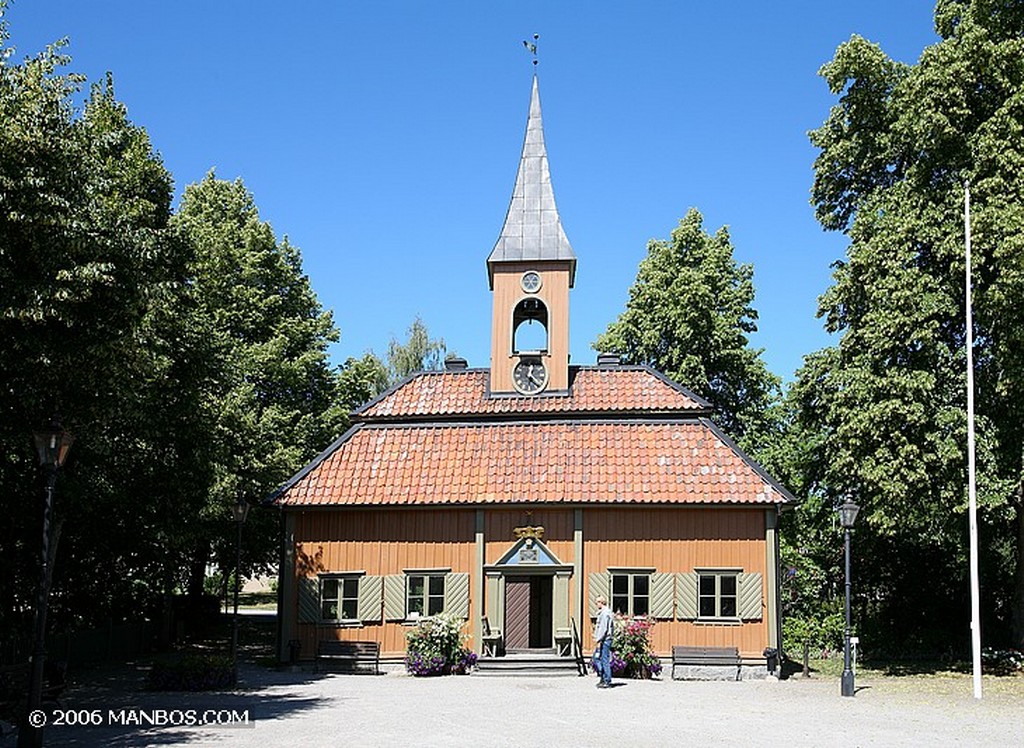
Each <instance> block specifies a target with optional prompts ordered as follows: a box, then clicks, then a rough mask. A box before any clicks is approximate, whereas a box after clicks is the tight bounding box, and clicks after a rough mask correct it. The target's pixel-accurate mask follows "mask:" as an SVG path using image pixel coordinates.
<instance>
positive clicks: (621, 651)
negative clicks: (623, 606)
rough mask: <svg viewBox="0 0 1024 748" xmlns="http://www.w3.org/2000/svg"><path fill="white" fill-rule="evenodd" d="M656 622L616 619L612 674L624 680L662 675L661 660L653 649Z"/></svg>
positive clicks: (640, 619) (637, 619) (641, 619)
mask: <svg viewBox="0 0 1024 748" xmlns="http://www.w3.org/2000/svg"><path fill="white" fill-rule="evenodd" d="M652 628H654V621H651V620H648V619H646V618H627V617H625V616H616V617H615V634H614V636H613V637H612V673H613V674H615V675H618V676H620V677H622V678H651V677H653V676H656V675H660V674H661V660H659V659H658V657H657V655H655V654H654V651H653V650H652V649H651V638H650V635H651V629H652Z"/></svg>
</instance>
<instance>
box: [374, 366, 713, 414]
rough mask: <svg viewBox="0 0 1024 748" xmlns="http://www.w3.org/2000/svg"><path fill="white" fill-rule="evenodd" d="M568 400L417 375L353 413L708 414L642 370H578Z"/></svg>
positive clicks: (477, 379)
mask: <svg viewBox="0 0 1024 748" xmlns="http://www.w3.org/2000/svg"><path fill="white" fill-rule="evenodd" d="M573 372H574V373H575V376H574V378H573V380H572V384H571V386H570V389H569V393H568V394H551V395H547V396H543V395H542V396H539V397H518V396H500V395H499V396H491V395H489V394H488V392H487V380H488V372H487V370H486V369H469V370H465V371H438V372H422V373H420V374H417V375H416V376H414V377H413V378H412V379H410V380H408V381H406V382H405V383H403V384H401V385H399V386H398V387H397V388H396V389H394V390H392V391H389V392H387V393H385V394H384V395H383V396H382V397H380V398H379V399H377V400H374V401H371V402H370V403H368V404H367V405H365V406H364V407H363V408H361V409H360V410H358V411H356V414H355V415H356V417H357V419H358V420H376V419H378V418H386V419H398V418H422V417H448V416H471V417H480V416H496V415H514V414H530V413H538V414H541V413H550V414H565V413H604V412H607V413H626V412H639V413H664V412H680V411H687V412H689V413H691V414H693V413H707V412H710V407H709V405H708V404H707V403H706V402H704V401H702V400H701V399H700V398H698V397H697V396H696V395H694V394H692V393H690V392H688V391H686V390H685V389H683V388H682V387H679V386H678V385H675V384H673V383H672V382H670V381H669V380H667V379H665V378H664V377H662V376H660V375H658V374H657V373H656V372H655V371H654V370H653V369H649V368H647V367H632V366H630V367H626V366H623V367H615V368H578V369H573Z"/></svg>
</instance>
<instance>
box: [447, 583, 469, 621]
mask: <svg viewBox="0 0 1024 748" xmlns="http://www.w3.org/2000/svg"><path fill="white" fill-rule="evenodd" d="M444 612H445V613H450V614H451V615H455V616H459V617H460V618H469V574H463V573H459V572H450V573H448V574H445V575H444Z"/></svg>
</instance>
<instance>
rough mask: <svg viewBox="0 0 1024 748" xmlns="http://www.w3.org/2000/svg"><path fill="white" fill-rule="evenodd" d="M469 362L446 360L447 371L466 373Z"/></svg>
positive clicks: (461, 359)
mask: <svg viewBox="0 0 1024 748" xmlns="http://www.w3.org/2000/svg"><path fill="white" fill-rule="evenodd" d="M468 367H469V362H468V361H466V359H464V358H446V359H445V360H444V368H445V371H465V370H466V369H467V368H468Z"/></svg>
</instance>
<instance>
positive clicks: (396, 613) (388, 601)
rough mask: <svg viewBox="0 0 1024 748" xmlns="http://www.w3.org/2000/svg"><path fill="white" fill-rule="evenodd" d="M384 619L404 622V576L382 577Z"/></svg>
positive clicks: (391, 575)
mask: <svg viewBox="0 0 1024 748" xmlns="http://www.w3.org/2000/svg"><path fill="white" fill-rule="evenodd" d="M384 618H385V619H386V620H388V621H404V620H405V574H389V575H388V576H386V577H384Z"/></svg>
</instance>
